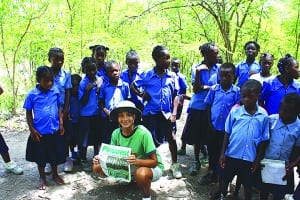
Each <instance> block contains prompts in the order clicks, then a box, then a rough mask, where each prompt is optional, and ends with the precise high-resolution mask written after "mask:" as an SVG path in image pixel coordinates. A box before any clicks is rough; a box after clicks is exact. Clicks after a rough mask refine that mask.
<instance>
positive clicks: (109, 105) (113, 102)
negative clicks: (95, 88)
mask: <svg viewBox="0 0 300 200" xmlns="http://www.w3.org/2000/svg"><path fill="white" fill-rule="evenodd" d="M105 69H106V73H107V75H108V77H109V79H110V80H109V82H107V83H104V84H103V85H102V86H101V88H100V94H99V103H100V109H101V110H102V116H101V117H102V119H101V121H102V126H101V143H102V142H103V143H106V144H109V142H110V139H111V134H112V132H113V130H115V129H116V128H117V127H118V124H117V122H115V121H111V120H110V118H109V116H110V112H111V111H112V110H113V109H114V108H115V107H116V106H117V105H118V104H119V103H120V102H121V101H124V100H128V99H130V98H131V95H130V89H129V85H128V83H126V82H124V81H122V80H121V79H120V66H119V64H118V63H117V62H116V61H108V62H106V64H105Z"/></svg>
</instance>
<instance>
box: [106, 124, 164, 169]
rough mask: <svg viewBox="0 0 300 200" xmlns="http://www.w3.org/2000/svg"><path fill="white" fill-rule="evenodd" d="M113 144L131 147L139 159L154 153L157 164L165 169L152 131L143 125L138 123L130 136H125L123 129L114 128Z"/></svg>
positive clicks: (146, 157)
mask: <svg viewBox="0 0 300 200" xmlns="http://www.w3.org/2000/svg"><path fill="white" fill-rule="evenodd" d="M110 143H111V144H112V145H117V146H122V147H129V148H131V152H132V153H133V154H135V155H136V157H137V158H139V159H148V158H149V156H150V155H151V154H152V153H156V155H157V166H158V167H159V168H160V169H161V170H164V165H163V163H162V161H161V156H160V155H159V153H158V152H157V151H156V147H155V145H154V142H153V138H152V135H151V133H150V132H149V131H148V130H147V129H146V128H145V127H144V126H142V125H138V126H137V127H136V128H135V130H134V131H133V133H132V134H131V135H130V136H124V135H123V134H122V132H121V129H120V128H118V129H116V130H114V132H113V133H112V137H111V142H110Z"/></svg>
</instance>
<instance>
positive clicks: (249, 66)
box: [235, 41, 261, 87]
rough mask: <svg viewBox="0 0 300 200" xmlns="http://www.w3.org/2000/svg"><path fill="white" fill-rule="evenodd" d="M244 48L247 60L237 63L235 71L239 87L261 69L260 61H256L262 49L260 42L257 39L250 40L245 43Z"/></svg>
mask: <svg viewBox="0 0 300 200" xmlns="http://www.w3.org/2000/svg"><path fill="white" fill-rule="evenodd" d="M244 50H245V54H246V60H245V61H243V62H240V63H239V64H237V66H236V72H235V76H236V79H238V83H237V86H238V87H242V85H243V83H244V82H246V81H247V80H248V79H249V77H250V76H251V75H253V74H257V73H259V72H260V70H261V67H260V65H259V63H258V62H256V61H255V58H256V56H257V54H258V52H259V50H260V46H259V44H257V42H255V41H248V42H246V44H245V45H244Z"/></svg>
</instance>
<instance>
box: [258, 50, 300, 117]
mask: <svg viewBox="0 0 300 200" xmlns="http://www.w3.org/2000/svg"><path fill="white" fill-rule="evenodd" d="M277 67H278V71H279V72H280V75H278V76H276V77H275V78H274V79H271V80H269V81H267V82H264V83H263V89H262V93H261V97H260V103H261V104H262V105H263V107H264V108H265V109H266V110H267V112H268V114H269V115H271V114H276V113H278V111H279V105H280V101H281V100H282V98H283V97H284V96H285V95H286V94H287V93H292V92H295V93H297V94H299V95H300V83H299V82H297V81H295V79H298V78H299V63H298V61H297V60H296V59H295V58H294V57H292V56H291V55H290V54H287V55H286V56H285V57H283V58H280V59H279V61H278V64H277Z"/></svg>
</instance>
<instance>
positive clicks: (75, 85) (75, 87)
mask: <svg viewBox="0 0 300 200" xmlns="http://www.w3.org/2000/svg"><path fill="white" fill-rule="evenodd" d="M78 87H79V82H78V81H77V80H74V81H72V88H71V94H72V95H73V96H78Z"/></svg>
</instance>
